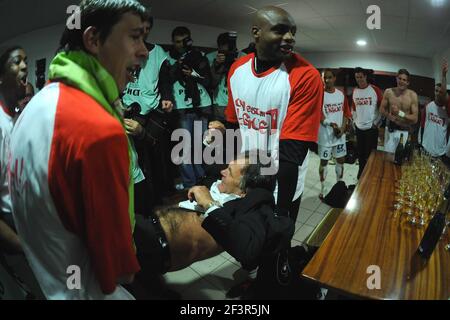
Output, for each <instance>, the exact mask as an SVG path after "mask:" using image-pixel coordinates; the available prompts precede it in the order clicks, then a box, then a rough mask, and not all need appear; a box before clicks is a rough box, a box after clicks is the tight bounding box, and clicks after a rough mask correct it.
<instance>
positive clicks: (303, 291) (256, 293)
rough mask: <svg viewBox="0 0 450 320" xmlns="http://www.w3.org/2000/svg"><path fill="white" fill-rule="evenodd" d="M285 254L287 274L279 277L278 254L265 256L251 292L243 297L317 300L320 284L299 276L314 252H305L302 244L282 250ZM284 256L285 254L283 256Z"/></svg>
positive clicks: (319, 293)
mask: <svg viewBox="0 0 450 320" xmlns="http://www.w3.org/2000/svg"><path fill="white" fill-rule="evenodd" d="M283 251H284V252H285V253H286V254H287V260H288V262H289V263H288V264H289V270H288V272H289V275H288V277H287V278H285V279H284V280H283V281H281V279H280V277H279V276H280V270H279V267H280V264H279V262H280V261H279V258H280V256H279V254H276V255H272V256H271V257H270V258H266V259H265V261H263V263H261V265H260V266H259V269H258V277H257V279H256V282H255V284H254V285H253V286H252V287H251V288H252V289H251V292H249V293H248V296H245V297H244V299H252V300H318V299H319V298H320V297H321V290H320V286H319V285H318V284H317V283H314V282H311V281H308V280H306V279H304V278H302V277H301V276H300V274H301V272H302V270H303V269H304V268H305V267H306V265H307V264H308V262H309V261H310V260H311V259H312V256H313V254H314V252H306V251H305V249H304V248H303V247H302V246H295V247H292V248H289V249H284V250H283ZM285 258H286V256H285Z"/></svg>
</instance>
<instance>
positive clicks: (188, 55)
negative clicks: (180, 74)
mask: <svg viewBox="0 0 450 320" xmlns="http://www.w3.org/2000/svg"><path fill="white" fill-rule="evenodd" d="M192 44H193V41H192V39H191V37H186V38H184V39H183V48H184V49H185V52H184V53H183V54H182V55H181V57H180V67H181V68H182V67H183V66H184V65H186V66H188V67H189V68H191V69H194V70H195V69H198V66H199V64H200V60H201V59H202V54H201V53H200V51H197V50H194V49H193V48H192Z"/></svg>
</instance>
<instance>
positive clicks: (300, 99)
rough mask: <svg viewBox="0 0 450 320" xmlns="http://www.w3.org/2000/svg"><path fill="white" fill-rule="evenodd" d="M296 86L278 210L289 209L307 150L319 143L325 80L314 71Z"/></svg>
mask: <svg viewBox="0 0 450 320" xmlns="http://www.w3.org/2000/svg"><path fill="white" fill-rule="evenodd" d="M297 84H298V85H297V87H295V88H294V91H293V94H292V98H291V101H290V102H289V107H288V112H287V115H286V119H285V121H284V124H283V128H282V130H281V136H280V155H279V158H280V162H279V169H278V174H277V181H278V199H277V211H278V213H279V214H280V215H288V214H289V215H290V216H292V215H294V216H296V214H297V213H296V212H295V213H291V212H289V208H290V206H291V204H292V200H293V198H294V195H295V191H296V188H297V181H298V173H299V166H301V165H303V162H304V160H305V158H306V156H307V155H308V149H309V148H310V147H312V145H313V144H314V143H315V142H317V139H318V133H319V126H320V118H321V112H322V107H323V96H324V88H323V82H322V79H321V78H320V75H319V73H318V72H317V71H313V70H311V71H310V72H309V74H307V75H305V76H304V77H303V79H302V80H299V81H298V83H297Z"/></svg>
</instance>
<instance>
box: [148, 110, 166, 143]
mask: <svg viewBox="0 0 450 320" xmlns="http://www.w3.org/2000/svg"><path fill="white" fill-rule="evenodd" d="M146 131H147V133H148V134H149V135H150V136H151V137H152V138H153V140H155V141H159V140H161V139H162V138H163V137H164V136H167V135H170V127H169V119H168V117H167V115H166V114H165V113H164V112H163V111H159V110H153V111H152V112H150V113H149V114H148V116H147V126H146Z"/></svg>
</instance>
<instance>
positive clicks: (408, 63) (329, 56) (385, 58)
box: [303, 52, 434, 78]
mask: <svg viewBox="0 0 450 320" xmlns="http://www.w3.org/2000/svg"><path fill="white" fill-rule="evenodd" d="M303 55H304V57H305V58H306V59H307V60H308V61H310V62H311V63H312V64H313V65H314V66H315V67H317V68H340V67H342V68H355V67H361V68H367V69H373V70H377V71H385V72H397V71H398V70H399V69H400V68H406V69H408V71H409V72H410V73H411V74H414V75H418V76H424V77H430V78H433V77H434V68H433V61H432V59H426V58H416V57H408V56H400V55H393V54H380V53H362V52H326V53H324V52H307V53H304V54H303Z"/></svg>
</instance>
